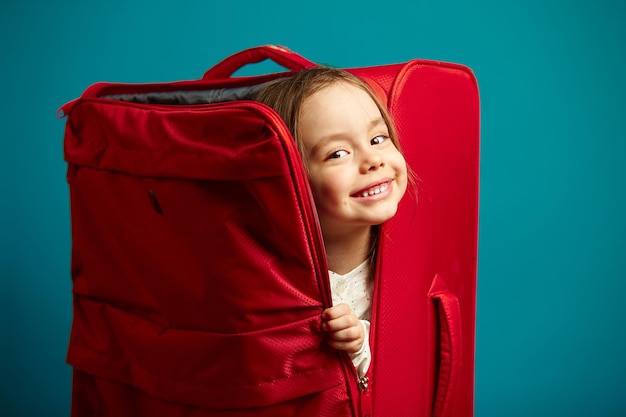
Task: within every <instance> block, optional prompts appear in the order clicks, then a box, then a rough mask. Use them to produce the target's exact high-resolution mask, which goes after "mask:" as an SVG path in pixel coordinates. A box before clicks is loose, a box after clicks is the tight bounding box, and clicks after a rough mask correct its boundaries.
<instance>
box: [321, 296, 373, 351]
mask: <svg viewBox="0 0 626 417" xmlns="http://www.w3.org/2000/svg"><path fill="white" fill-rule="evenodd" d="M322 330H323V331H325V332H327V333H328V337H329V338H328V343H329V344H330V346H332V347H333V348H335V349H338V350H345V351H346V352H350V353H354V352H358V351H359V350H361V347H362V346H363V343H364V342H365V330H363V325H362V324H361V322H360V321H359V318H358V317H357V316H356V314H355V313H354V311H352V309H351V308H350V307H349V306H348V305H347V304H337V305H336V306H333V307H330V308H327V309H326V310H324V312H322Z"/></svg>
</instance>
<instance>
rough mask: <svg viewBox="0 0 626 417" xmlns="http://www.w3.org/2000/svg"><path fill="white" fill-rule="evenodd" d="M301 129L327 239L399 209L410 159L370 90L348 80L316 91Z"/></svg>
mask: <svg viewBox="0 0 626 417" xmlns="http://www.w3.org/2000/svg"><path fill="white" fill-rule="evenodd" d="M298 133H299V135H300V139H301V141H302V144H303V147H304V158H305V161H306V163H307V167H308V169H309V180H310V184H311V188H312V191H313V196H314V198H315V203H316V206H317V211H318V216H319V219H320V224H321V227H322V233H323V234H324V239H328V238H332V237H333V236H337V237H339V236H341V235H342V234H343V233H345V232H349V231H350V230H355V228H363V227H365V226H367V227H369V226H372V225H377V224H381V223H383V222H384V221H386V220H388V219H390V218H391V217H392V216H393V215H394V214H395V213H396V211H397V208H398V203H399V202H400V200H401V198H402V196H403V195H404V192H405V190H406V186H407V168H406V162H405V161H404V157H403V156H402V154H401V153H400V151H398V149H397V148H396V147H395V145H394V144H393V142H392V141H391V139H390V138H389V131H388V128H387V125H386V124H385V121H384V120H383V118H382V116H381V114H380V111H379V110H378V107H377V106H376V103H374V101H373V100H372V99H371V98H370V96H369V95H368V94H367V92H365V91H364V90H363V89H361V88H359V87H357V86H355V85H352V84H350V83H346V82H337V83H335V84H333V85H330V86H328V87H325V88H323V89H322V90H319V91H317V92H315V93H314V94H312V95H311V96H309V97H308V98H307V99H306V100H305V101H304V103H303V105H302V108H301V113H300V119H299V132H298Z"/></svg>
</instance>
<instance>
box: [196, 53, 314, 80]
mask: <svg viewBox="0 0 626 417" xmlns="http://www.w3.org/2000/svg"><path fill="white" fill-rule="evenodd" d="M266 59H271V60H272V61H274V62H275V63H277V64H278V65H282V66H283V67H285V68H287V69H289V70H292V71H300V70H303V69H306V68H312V67H317V66H318V65H317V64H316V63H314V62H312V61H309V60H308V59H306V58H304V57H303V56H301V55H298V54H296V53H295V52H293V51H291V50H289V49H287V48H285V47H284V46H277V45H263V46H257V47H254V48H249V49H245V50H243V51H241V52H238V53H236V54H234V55H231V56H229V57H228V58H226V59H224V60H222V61H221V62H219V63H217V64H216V65H215V66H213V67H212V68H210V69H209V70H207V71H206V72H205V73H204V75H203V76H202V79H203V80H210V79H223V78H230V77H231V76H232V75H233V74H234V73H235V71H237V70H238V69H240V68H242V67H244V66H246V65H248V64H256V63H258V62H261V61H265V60H266Z"/></svg>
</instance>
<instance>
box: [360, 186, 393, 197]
mask: <svg viewBox="0 0 626 417" xmlns="http://www.w3.org/2000/svg"><path fill="white" fill-rule="evenodd" d="M387 187H388V185H387V184H383V185H380V186H376V187H374V188H372V189H370V190H369V191H364V192H363V195H362V197H369V196H370V195H374V194H380V193H382V192H384V191H385V190H386V189H387Z"/></svg>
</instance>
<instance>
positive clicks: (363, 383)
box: [359, 376, 370, 392]
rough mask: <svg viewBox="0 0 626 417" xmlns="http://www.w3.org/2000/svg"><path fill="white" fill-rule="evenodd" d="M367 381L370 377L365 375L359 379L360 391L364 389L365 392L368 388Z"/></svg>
mask: <svg viewBox="0 0 626 417" xmlns="http://www.w3.org/2000/svg"><path fill="white" fill-rule="evenodd" d="M369 382H370V379H369V378H368V377H366V376H364V377H363V378H360V379H359V388H360V389H361V391H365V392H367V390H368V389H369V387H370V386H369Z"/></svg>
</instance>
